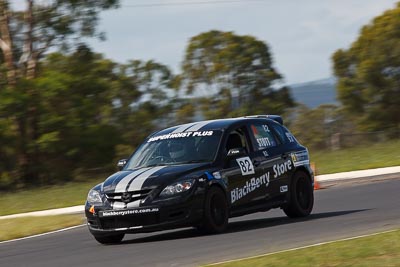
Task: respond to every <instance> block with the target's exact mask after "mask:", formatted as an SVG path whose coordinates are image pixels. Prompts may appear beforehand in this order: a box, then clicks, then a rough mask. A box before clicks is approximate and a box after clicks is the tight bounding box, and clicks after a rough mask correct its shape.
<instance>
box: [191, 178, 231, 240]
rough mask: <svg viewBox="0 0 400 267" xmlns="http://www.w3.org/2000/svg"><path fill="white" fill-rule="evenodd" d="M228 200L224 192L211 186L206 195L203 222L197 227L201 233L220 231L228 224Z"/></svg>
mask: <svg viewBox="0 0 400 267" xmlns="http://www.w3.org/2000/svg"><path fill="white" fill-rule="evenodd" d="M228 217H229V211H228V202H227V200H226V196H225V194H224V192H223V191H222V190H221V189H220V188H218V187H216V186H213V187H211V188H210V190H209V191H208V193H207V195H206V199H205V203H204V217H203V222H202V224H201V226H200V227H198V229H199V230H200V231H201V232H202V233H206V234H217V233H222V232H223V231H225V229H226V228H227V226H228Z"/></svg>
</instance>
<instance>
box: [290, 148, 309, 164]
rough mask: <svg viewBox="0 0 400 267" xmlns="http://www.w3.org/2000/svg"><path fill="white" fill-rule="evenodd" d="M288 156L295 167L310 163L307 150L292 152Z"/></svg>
mask: <svg viewBox="0 0 400 267" xmlns="http://www.w3.org/2000/svg"><path fill="white" fill-rule="evenodd" d="M290 156H291V158H292V161H293V165H294V166H295V167H297V166H301V165H308V164H310V160H309V158H308V152H307V150H303V151H300V152H295V153H292V154H291V155H290Z"/></svg>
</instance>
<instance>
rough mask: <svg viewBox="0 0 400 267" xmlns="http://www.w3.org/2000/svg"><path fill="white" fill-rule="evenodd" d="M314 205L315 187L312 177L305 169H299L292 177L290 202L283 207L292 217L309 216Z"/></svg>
mask: <svg viewBox="0 0 400 267" xmlns="http://www.w3.org/2000/svg"><path fill="white" fill-rule="evenodd" d="M313 206H314V189H313V187H312V183H311V179H310V177H309V175H307V174H306V173H305V172H303V171H298V172H296V173H295V174H294V176H293V178H292V183H291V186H290V202H289V204H288V205H287V206H286V207H285V208H283V211H284V212H285V214H286V215H287V216H288V217H290V218H298V217H306V216H308V215H309V214H310V213H311V211H312V209H313Z"/></svg>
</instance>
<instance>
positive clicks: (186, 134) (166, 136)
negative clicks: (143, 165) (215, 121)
mask: <svg viewBox="0 0 400 267" xmlns="http://www.w3.org/2000/svg"><path fill="white" fill-rule="evenodd" d="M213 134H214V132H213V131H199V132H183V133H169V134H164V135H159V136H154V137H151V138H149V140H147V143H150V142H155V141H159V140H168V139H175V138H185V137H190V136H193V137H196V136H212V135H213Z"/></svg>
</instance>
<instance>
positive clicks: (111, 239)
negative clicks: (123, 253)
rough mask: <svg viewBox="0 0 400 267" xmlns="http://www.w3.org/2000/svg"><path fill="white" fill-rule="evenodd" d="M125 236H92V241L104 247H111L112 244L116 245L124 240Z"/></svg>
mask: <svg viewBox="0 0 400 267" xmlns="http://www.w3.org/2000/svg"><path fill="white" fill-rule="evenodd" d="M124 236H125V234H116V235H104V236H103V235H101V236H99V235H94V239H96V240H97V242H99V243H101V244H104V245H112V244H118V243H120V242H121V241H122V239H123V238H124Z"/></svg>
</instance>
